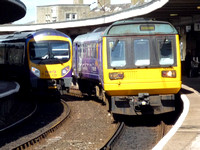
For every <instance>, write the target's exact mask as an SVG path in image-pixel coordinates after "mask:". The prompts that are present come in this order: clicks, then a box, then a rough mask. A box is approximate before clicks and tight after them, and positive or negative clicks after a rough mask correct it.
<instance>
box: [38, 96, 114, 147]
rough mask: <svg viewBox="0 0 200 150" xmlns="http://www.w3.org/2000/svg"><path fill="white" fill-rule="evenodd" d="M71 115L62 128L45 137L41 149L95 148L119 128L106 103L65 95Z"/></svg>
mask: <svg viewBox="0 0 200 150" xmlns="http://www.w3.org/2000/svg"><path fill="white" fill-rule="evenodd" d="M63 99H64V100H66V101H67V103H68V105H69V107H70V109H71V114H70V117H69V118H68V119H67V120H66V122H65V123H64V124H63V126H62V127H60V128H59V129H58V130H56V131H55V132H54V133H52V135H51V136H50V137H49V138H47V139H45V141H44V142H42V143H41V144H40V145H36V146H35V147H34V149H37V150H40V149H42V150H95V149H100V148H101V147H102V146H103V145H104V144H105V143H106V142H107V140H108V139H110V137H111V136H112V135H113V133H114V132H115V130H116V128H117V124H116V123H114V120H113V118H112V115H110V113H108V112H107V111H106V110H105V108H106V107H105V106H102V105H101V104H100V103H98V102H95V101H92V100H83V99H81V98H76V97H72V96H65V97H63Z"/></svg>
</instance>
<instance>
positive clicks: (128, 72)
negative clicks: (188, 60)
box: [102, 21, 181, 115]
mask: <svg viewBox="0 0 200 150" xmlns="http://www.w3.org/2000/svg"><path fill="white" fill-rule="evenodd" d="M102 39H103V81H104V83H103V88H104V91H105V93H106V97H107V99H106V100H108V101H110V102H109V103H110V109H111V112H112V113H114V114H127V115H140V114H161V113H166V112H170V111H174V110H175V101H176V99H175V94H177V93H178V92H179V90H180V88H181V62H180V49H179V36H178V33H177V31H176V30H175V28H174V27H173V26H172V25H171V24H169V23H167V22H158V21H122V22H118V23H114V24H113V25H111V26H110V27H109V28H108V29H107V30H106V31H105V33H104V35H103V37H102Z"/></svg>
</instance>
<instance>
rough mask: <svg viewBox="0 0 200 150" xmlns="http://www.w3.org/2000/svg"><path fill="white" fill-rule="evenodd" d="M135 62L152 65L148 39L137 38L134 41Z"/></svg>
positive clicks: (137, 64) (140, 64) (138, 64)
mask: <svg viewBox="0 0 200 150" xmlns="http://www.w3.org/2000/svg"><path fill="white" fill-rule="evenodd" d="M133 50H134V63H135V65H136V66H145V65H150V46H149V40H148V39H136V40H134V42H133Z"/></svg>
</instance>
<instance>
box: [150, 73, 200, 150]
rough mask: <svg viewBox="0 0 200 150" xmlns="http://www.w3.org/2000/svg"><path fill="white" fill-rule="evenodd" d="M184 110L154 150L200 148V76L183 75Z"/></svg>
mask: <svg viewBox="0 0 200 150" xmlns="http://www.w3.org/2000/svg"><path fill="white" fill-rule="evenodd" d="M182 83H183V84H182V89H181V98H182V100H183V105H184V106H183V107H184V109H183V112H182V114H181V116H180V117H179V119H178V120H177V122H176V124H175V125H174V126H173V128H172V129H171V130H170V131H169V132H168V133H167V135H166V136H165V137H164V138H163V139H162V140H161V141H160V142H159V143H158V144H157V145H156V146H155V147H154V148H153V150H161V149H162V150H199V149H200V77H196V78H187V77H185V76H183V77H182Z"/></svg>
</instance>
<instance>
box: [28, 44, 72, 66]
mask: <svg viewBox="0 0 200 150" xmlns="http://www.w3.org/2000/svg"><path fill="white" fill-rule="evenodd" d="M29 51H30V59H31V60H32V61H33V62H34V63H42V62H43V63H64V62H67V61H68V60H69V58H70V46H69V42H65V41H42V42H31V43H30V48H29ZM38 60H39V61H38Z"/></svg>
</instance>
